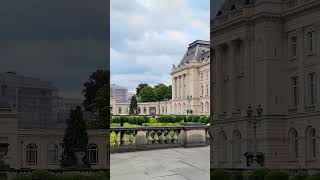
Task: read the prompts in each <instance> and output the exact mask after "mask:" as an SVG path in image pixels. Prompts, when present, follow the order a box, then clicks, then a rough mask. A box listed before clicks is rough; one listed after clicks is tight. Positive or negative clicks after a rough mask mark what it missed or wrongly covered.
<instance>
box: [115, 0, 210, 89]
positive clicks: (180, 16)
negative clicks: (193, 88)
mask: <svg viewBox="0 0 320 180" xmlns="http://www.w3.org/2000/svg"><path fill="white" fill-rule="evenodd" d="M191 1H197V2H198V0H174V1H172V0H111V74H112V76H111V82H112V83H119V84H120V85H125V86H127V87H128V88H129V90H133V89H135V87H136V86H137V85H138V84H139V83H142V82H147V83H149V84H152V83H155V82H158V83H161V82H165V83H169V84H171V78H170V75H169V73H170V70H171V68H172V64H177V63H179V61H180V60H181V59H182V57H183V55H184V53H185V51H186V50H187V47H188V44H190V43H192V42H193V41H195V40H197V39H203V40H209V37H210V35H209V19H210V12H209V10H208V9H209V8H208V7H209V0H207V1H208V3H207V5H208V7H203V8H199V7H197V8H194V7H192V3H191ZM203 1H205V0H203ZM125 78H127V79H125Z"/></svg>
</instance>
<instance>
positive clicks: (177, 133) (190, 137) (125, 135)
mask: <svg viewBox="0 0 320 180" xmlns="http://www.w3.org/2000/svg"><path fill="white" fill-rule="evenodd" d="M110 132H111V133H110V151H111V153H113V152H127V151H143V150H151V149H163V148H173V147H194V146H205V145H208V144H209V143H210V139H209V138H210V135H209V126H204V125H200V126H198V125H197V126H174V127H171V126H170V127H135V128H124V127H120V128H111V131H110Z"/></svg>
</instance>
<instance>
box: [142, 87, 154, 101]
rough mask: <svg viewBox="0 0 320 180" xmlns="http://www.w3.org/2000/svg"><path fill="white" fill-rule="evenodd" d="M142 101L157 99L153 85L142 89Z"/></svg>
mask: <svg viewBox="0 0 320 180" xmlns="http://www.w3.org/2000/svg"><path fill="white" fill-rule="evenodd" d="M140 101H141V102H154V101H156V97H155V95H154V91H153V88H152V87H150V86H146V87H144V88H143V89H142V90H141V91H140Z"/></svg>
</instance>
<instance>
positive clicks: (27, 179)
mask: <svg viewBox="0 0 320 180" xmlns="http://www.w3.org/2000/svg"><path fill="white" fill-rule="evenodd" d="M13 180H32V177H31V176H26V175H18V176H17V177H15V178H13Z"/></svg>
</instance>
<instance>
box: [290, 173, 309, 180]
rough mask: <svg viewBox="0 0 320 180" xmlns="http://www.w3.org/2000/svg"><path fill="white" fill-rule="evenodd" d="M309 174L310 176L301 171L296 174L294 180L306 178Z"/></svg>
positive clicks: (304, 179)
mask: <svg viewBox="0 0 320 180" xmlns="http://www.w3.org/2000/svg"><path fill="white" fill-rule="evenodd" d="M308 176H309V175H308V174H306V173H299V174H296V175H295V176H294V177H293V178H292V180H306V179H307V177H308Z"/></svg>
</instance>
